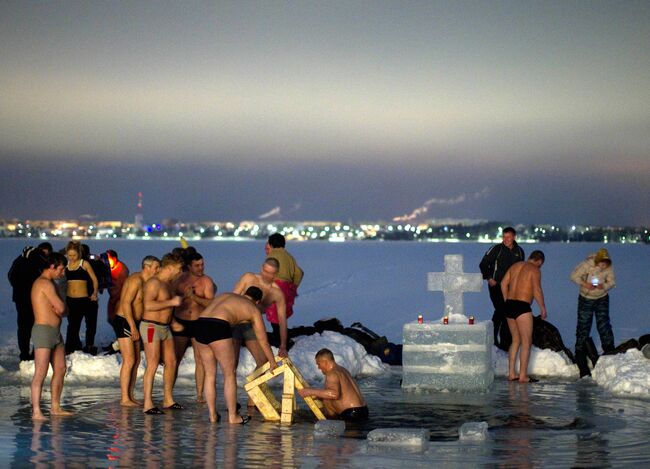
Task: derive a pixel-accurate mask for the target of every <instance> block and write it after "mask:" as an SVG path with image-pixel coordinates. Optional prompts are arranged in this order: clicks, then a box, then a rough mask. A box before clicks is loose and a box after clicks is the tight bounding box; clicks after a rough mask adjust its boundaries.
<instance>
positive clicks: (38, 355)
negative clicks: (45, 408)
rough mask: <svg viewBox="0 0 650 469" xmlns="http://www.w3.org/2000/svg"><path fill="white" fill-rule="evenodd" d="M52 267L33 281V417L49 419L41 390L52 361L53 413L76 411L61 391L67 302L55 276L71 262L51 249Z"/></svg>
mask: <svg viewBox="0 0 650 469" xmlns="http://www.w3.org/2000/svg"><path fill="white" fill-rule="evenodd" d="M46 262H47V265H48V267H47V268H46V269H44V270H43V272H42V273H41V275H40V277H38V278H37V279H36V280H35V281H34V284H33V285H32V292H31V299H32V308H33V309H34V326H33V327H32V342H34V378H33V379H32V386H31V392H32V419H34V420H46V417H45V415H43V412H42V411H41V394H42V392H43V382H44V381H45V377H46V376H47V369H48V367H49V365H50V364H52V371H53V373H52V381H51V382H50V387H51V393H52V403H51V410H50V415H60V416H65V415H72V412H69V411H67V410H63V409H62V408H61V391H62V390H63V378H64V377H65V345H64V343H63V337H61V318H62V317H63V316H64V314H65V312H66V308H65V303H64V302H63V300H62V299H61V297H60V296H59V294H58V293H57V289H56V287H55V285H54V280H58V279H61V278H63V277H64V275H65V270H64V269H65V266H66V264H67V263H68V261H67V260H66V258H65V256H63V255H62V254H59V253H58V252H51V253H50V254H49V255H48V256H47V259H46Z"/></svg>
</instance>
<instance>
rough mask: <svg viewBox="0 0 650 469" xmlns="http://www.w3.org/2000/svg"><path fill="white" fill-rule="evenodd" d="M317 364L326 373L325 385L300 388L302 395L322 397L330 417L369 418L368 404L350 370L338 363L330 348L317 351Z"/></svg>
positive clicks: (341, 418) (360, 419)
mask: <svg viewBox="0 0 650 469" xmlns="http://www.w3.org/2000/svg"><path fill="white" fill-rule="evenodd" d="M316 366H318V369H319V370H321V372H322V373H323V374H324V375H325V387H324V388H323V389H318V388H304V389H298V394H300V396H301V397H317V398H318V399H322V401H323V405H324V406H325V415H326V416H327V417H328V418H332V419H340V420H346V421H356V422H358V421H363V420H367V419H368V406H367V405H366V401H365V399H364V398H363V396H362V395H361V391H360V390H359V387H358V386H357V383H355V381H354V379H353V378H352V375H350V372H349V371H348V370H346V369H345V368H343V367H342V366H340V365H337V364H336V361H335V360H334V354H333V353H332V351H331V350H329V349H326V348H324V349H321V350H319V351H318V352H317V353H316Z"/></svg>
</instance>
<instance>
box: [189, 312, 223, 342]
mask: <svg viewBox="0 0 650 469" xmlns="http://www.w3.org/2000/svg"><path fill="white" fill-rule="evenodd" d="M194 338H195V339H196V340H197V342H199V343H201V344H205V345H208V344H210V343H212V342H216V341H217V340H224V339H230V338H232V328H231V327H230V323H229V322H228V321H224V320H223V319H217V318H199V319H197V320H196V329H195V335H194Z"/></svg>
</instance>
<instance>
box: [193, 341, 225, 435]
mask: <svg viewBox="0 0 650 469" xmlns="http://www.w3.org/2000/svg"><path fill="white" fill-rule="evenodd" d="M197 354H198V355H200V356H201V362H202V363H203V368H204V370H205V378H204V380H203V383H204V386H205V387H204V391H205V400H206V401H207V403H208V414H209V418H210V422H212V423H216V422H217V416H218V415H219V414H218V412H217V388H216V386H217V359H216V358H215V356H214V353H213V352H212V349H211V348H210V346H208V345H205V344H200V343H198V342H197V343H196V344H194V355H195V356H196V355H197Z"/></svg>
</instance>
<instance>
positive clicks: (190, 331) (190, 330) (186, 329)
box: [172, 317, 196, 339]
mask: <svg viewBox="0 0 650 469" xmlns="http://www.w3.org/2000/svg"><path fill="white" fill-rule="evenodd" d="M174 319H176V322H177V323H179V324H182V325H183V330H182V331H179V332H175V331H173V330H172V335H173V336H175V337H176V336H179V337H189V338H190V339H191V338H192V337H194V330H195V329H196V320H195V321H191V320H189V319H179V318H177V317H174Z"/></svg>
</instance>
